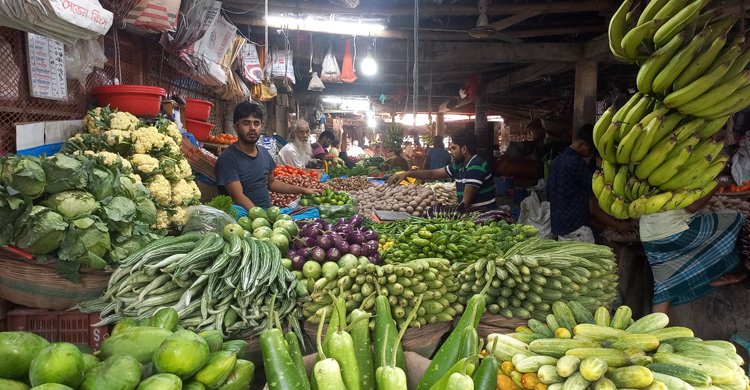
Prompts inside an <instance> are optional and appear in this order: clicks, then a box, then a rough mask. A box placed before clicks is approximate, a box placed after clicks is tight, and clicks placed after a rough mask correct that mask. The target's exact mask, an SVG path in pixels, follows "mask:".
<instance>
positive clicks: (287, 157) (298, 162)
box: [278, 142, 310, 168]
mask: <svg viewBox="0 0 750 390" xmlns="http://www.w3.org/2000/svg"><path fill="white" fill-rule="evenodd" d="M278 161H279V164H280V165H291V166H294V167H297V168H304V167H305V166H306V165H307V163H308V162H309V161H310V156H303V155H302V153H300V152H299V150H298V149H297V147H296V146H294V143H293V142H289V143H288V144H286V145H284V147H283V148H281V150H280V151H279V157H278Z"/></svg>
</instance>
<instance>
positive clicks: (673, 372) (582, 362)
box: [487, 302, 750, 390]
mask: <svg viewBox="0 0 750 390" xmlns="http://www.w3.org/2000/svg"><path fill="white" fill-rule="evenodd" d="M552 310H553V312H554V314H550V315H548V316H547V318H546V321H545V322H542V321H537V320H529V322H528V327H525V326H524V327H520V328H518V329H517V331H518V332H517V333H512V334H509V335H502V334H490V335H489V336H488V340H487V341H488V344H487V345H488V346H489V347H488V350H490V351H494V355H495V356H496V357H497V358H498V359H499V360H501V361H503V363H502V365H501V372H500V373H498V382H497V388H498V389H500V390H507V389H514V388H519V389H520V388H526V389H534V388H535V389H538V388H539V387H535V386H536V385H539V386H541V387H542V388H544V389H548V390H561V389H586V388H589V389H625V388H632V389H660V390H661V389H664V390H666V389H682V390H692V389H693V388H695V389H698V388H701V389H708V388H711V389H716V388H720V389H731V390H745V389H746V388H747V386H748V383H750V382H749V381H748V378H747V376H746V375H745V372H744V371H743V370H742V368H741V367H740V366H741V365H742V364H743V361H742V357H740V356H739V355H738V354H737V350H736V349H735V346H734V345H733V344H732V343H730V342H728V341H722V340H710V341H704V340H701V339H699V338H696V337H694V334H693V331H692V330H690V329H689V328H685V327H681V326H671V327H668V326H667V325H668V324H669V317H667V315H666V314H663V313H653V314H649V315H647V316H645V317H643V318H641V319H639V320H637V321H633V318H631V313H632V312H631V309H630V308H629V307H627V306H620V307H619V308H618V309H617V311H616V312H615V313H614V315H613V316H612V317H611V318H610V312H609V310H608V309H607V308H605V307H600V308H599V309H598V310H597V311H596V312H595V314H594V315H592V314H591V312H589V311H587V310H586V309H585V308H584V307H583V306H581V305H579V304H576V303H575V302H570V303H568V304H565V303H564V302H555V303H554V305H553V306H552ZM571 337H572V338H571ZM529 386H531V387H529Z"/></svg>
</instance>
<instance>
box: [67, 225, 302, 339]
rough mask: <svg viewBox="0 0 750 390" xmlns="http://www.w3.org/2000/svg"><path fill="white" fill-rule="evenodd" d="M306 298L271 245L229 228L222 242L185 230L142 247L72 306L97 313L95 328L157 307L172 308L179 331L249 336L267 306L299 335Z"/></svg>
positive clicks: (145, 315) (144, 314)
mask: <svg viewBox="0 0 750 390" xmlns="http://www.w3.org/2000/svg"><path fill="white" fill-rule="evenodd" d="M306 295H307V291H306V289H305V287H304V286H302V285H298V284H297V279H296V278H295V276H294V274H292V273H291V272H290V271H288V270H287V269H285V268H284V267H283V266H282V262H281V253H280V252H279V250H278V249H277V248H276V247H275V246H274V245H273V244H271V242H269V241H267V240H258V239H255V238H253V237H252V236H251V235H250V233H249V232H245V231H244V230H243V229H242V228H241V227H240V226H239V225H237V224H230V225H227V226H226V227H225V229H224V234H223V237H222V235H221V234H218V233H214V232H208V233H205V234H202V235H201V233H196V232H192V233H186V234H183V235H181V236H176V237H164V238H162V239H159V240H156V241H154V242H152V243H151V244H149V245H146V246H145V247H143V249H141V250H140V251H138V252H136V253H134V254H132V255H131V256H129V257H128V258H127V259H125V261H123V263H122V264H121V265H120V268H118V269H117V270H116V271H115V272H114V273H113V274H112V276H111V278H110V280H109V284H108V286H107V289H106V291H105V292H104V294H103V296H101V297H100V298H97V299H95V300H92V301H88V302H84V303H81V304H80V305H79V306H80V307H79V308H80V310H81V311H84V312H101V314H100V315H101V317H102V321H101V322H100V323H99V325H105V324H111V323H114V322H116V321H119V320H122V319H124V318H134V319H136V320H142V319H144V318H148V317H150V316H151V315H152V314H153V313H154V311H156V310H157V309H159V308H160V307H165V306H166V307H172V308H174V309H175V310H176V311H177V313H178V314H179V317H180V325H181V326H183V327H185V328H187V329H191V330H195V331H200V330H206V329H216V330H219V331H222V332H223V334H225V335H231V336H238V335H241V336H248V337H250V336H254V335H257V334H258V333H259V332H260V331H261V330H262V329H265V328H266V325H267V322H266V321H267V318H266V314H265V313H267V312H268V311H269V309H270V308H271V307H272V306H273V305H275V306H273V308H274V310H275V311H276V312H277V313H278V315H279V316H280V317H281V318H282V319H283V320H284V322H285V323H288V324H289V326H290V328H291V329H293V330H294V331H296V332H298V333H299V334H301V330H300V327H299V323H298V319H297V317H298V300H305V299H306V298H305V297H306ZM276 296H278V299H276V300H275V301H274V300H273V298H274V297H276ZM282 297H283V299H282Z"/></svg>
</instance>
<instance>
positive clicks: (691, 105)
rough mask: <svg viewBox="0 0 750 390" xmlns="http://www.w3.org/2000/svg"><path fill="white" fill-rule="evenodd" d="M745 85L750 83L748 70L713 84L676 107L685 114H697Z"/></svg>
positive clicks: (749, 71)
mask: <svg viewBox="0 0 750 390" xmlns="http://www.w3.org/2000/svg"><path fill="white" fill-rule="evenodd" d="M725 80H726V79H725ZM747 85H750V70H745V71H742V72H740V73H738V74H737V75H736V76H734V77H731V78H729V79H728V80H726V81H723V82H721V83H719V84H717V85H715V86H713V87H712V88H711V89H709V90H708V91H707V92H706V93H704V94H702V95H700V96H698V97H697V98H695V99H693V100H692V101H690V102H688V103H685V104H683V105H682V106H680V107H678V108H677V109H678V110H679V111H680V112H681V113H683V114H685V115H692V116H698V115H697V114H698V113H700V112H701V111H703V110H704V109H706V107H711V106H712V105H714V104H716V103H717V102H721V101H722V100H723V99H724V98H726V97H728V96H732V94H733V93H734V92H735V91H737V90H738V89H740V88H743V87H745V86H747Z"/></svg>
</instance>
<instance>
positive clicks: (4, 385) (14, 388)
mask: <svg viewBox="0 0 750 390" xmlns="http://www.w3.org/2000/svg"><path fill="white" fill-rule="evenodd" d="M0 389H3V390H29V385H27V384H25V383H23V382H19V381H14V380H13V379H2V378H0Z"/></svg>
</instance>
